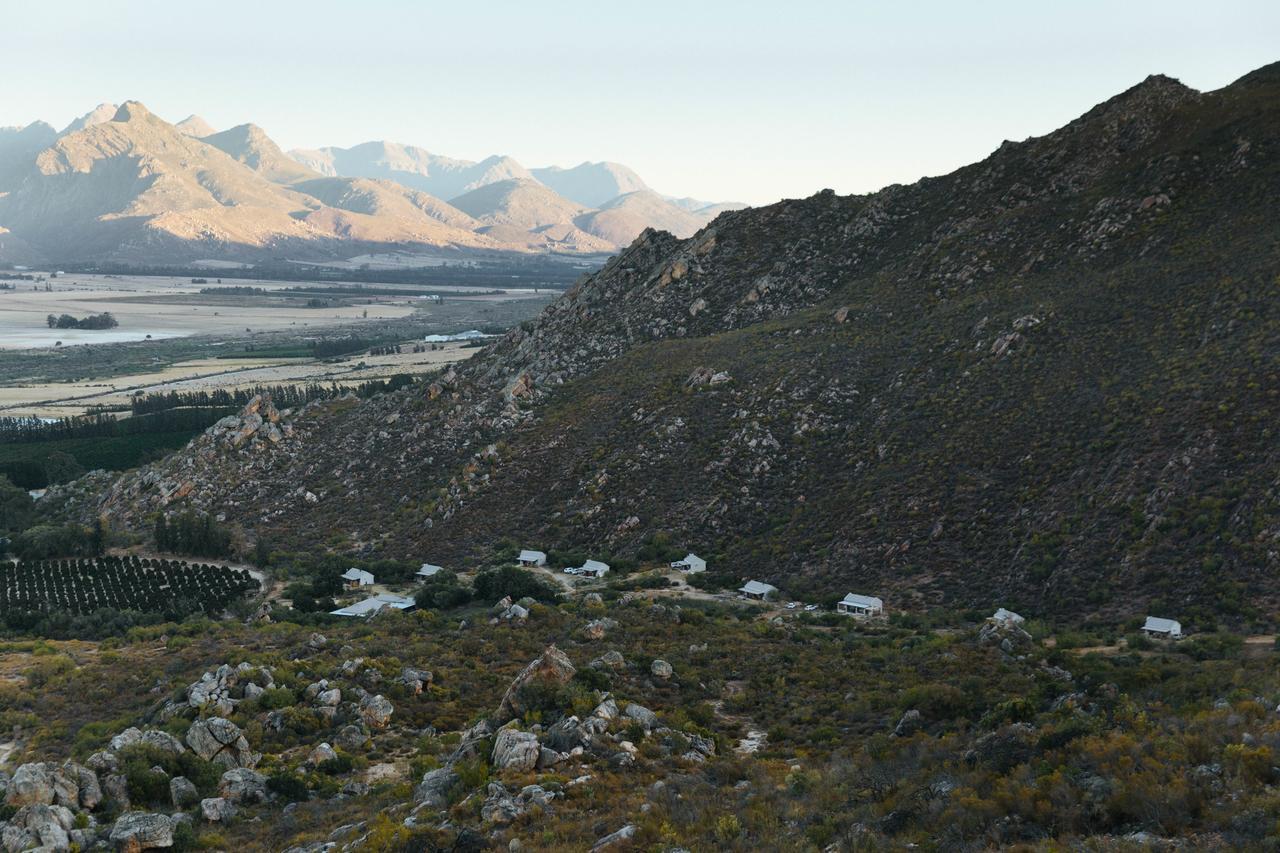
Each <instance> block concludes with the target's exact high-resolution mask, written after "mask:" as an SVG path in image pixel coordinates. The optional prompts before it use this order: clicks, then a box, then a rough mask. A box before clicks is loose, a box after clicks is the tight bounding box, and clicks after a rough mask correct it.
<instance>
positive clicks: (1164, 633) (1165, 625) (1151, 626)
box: [1142, 616, 1182, 640]
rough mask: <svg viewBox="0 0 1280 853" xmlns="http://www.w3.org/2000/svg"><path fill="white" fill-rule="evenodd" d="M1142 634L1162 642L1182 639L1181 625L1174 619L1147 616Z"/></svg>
mask: <svg viewBox="0 0 1280 853" xmlns="http://www.w3.org/2000/svg"><path fill="white" fill-rule="evenodd" d="M1142 633H1144V634H1146V635H1147V636H1148V637H1157V638H1159V639H1162V640H1177V639H1181V638H1182V624H1181V623H1180V622H1178V621H1177V620H1176V619H1162V618H1160V617H1159V616H1148V617H1147V621H1146V623H1145V624H1144V625H1143V626H1142Z"/></svg>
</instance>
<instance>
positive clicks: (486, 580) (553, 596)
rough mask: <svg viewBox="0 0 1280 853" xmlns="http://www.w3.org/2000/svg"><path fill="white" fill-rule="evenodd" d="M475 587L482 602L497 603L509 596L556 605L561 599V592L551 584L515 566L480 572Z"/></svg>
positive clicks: (476, 593)
mask: <svg viewBox="0 0 1280 853" xmlns="http://www.w3.org/2000/svg"><path fill="white" fill-rule="evenodd" d="M474 586H475V596H476V598H478V599H480V600H481V601H497V600H498V599H500V598H502V597H503V596H507V595H509V596H511V598H512V599H520V598H525V597H528V598H534V599H537V600H538V601H541V602H544V603H547V604H554V603H555V602H556V601H557V600H558V599H559V592H558V591H557V590H556V589H555V588H553V587H552V586H551V584H549V583H548V582H547V581H545V580H543V579H542V578H541V577H539V576H538V575H536V574H534V573H533V572H530V571H526V570H524V569H518V568H516V567H515V566H503V567H502V568H500V569H490V570H488V571H484V572H480V573H479V574H478V575H476V579H475V583H474Z"/></svg>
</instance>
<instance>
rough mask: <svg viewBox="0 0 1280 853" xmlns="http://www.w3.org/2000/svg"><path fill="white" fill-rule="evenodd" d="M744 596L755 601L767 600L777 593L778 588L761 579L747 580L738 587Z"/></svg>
mask: <svg viewBox="0 0 1280 853" xmlns="http://www.w3.org/2000/svg"><path fill="white" fill-rule="evenodd" d="M738 592H740V593H742V594H743V596H745V597H746V598H751V599H754V600H756V601H768V600H769V599H771V598H773V597H774V596H775V595H777V594H778V588H777V587H776V586H773V585H772V584H767V583H764V582H763V581H747V582H746V583H745V584H743V585H742V587H741V588H739V589H738Z"/></svg>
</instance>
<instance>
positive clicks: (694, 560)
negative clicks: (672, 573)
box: [671, 551, 707, 575]
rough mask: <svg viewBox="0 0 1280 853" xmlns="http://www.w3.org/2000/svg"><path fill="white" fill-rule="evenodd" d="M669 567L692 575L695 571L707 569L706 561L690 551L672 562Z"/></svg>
mask: <svg viewBox="0 0 1280 853" xmlns="http://www.w3.org/2000/svg"><path fill="white" fill-rule="evenodd" d="M671 568H673V569H679V570H680V571H682V572H688V573H689V574H691V575H692V574H695V573H697V572H705V571H706V570H707V561H706V560H704V559H702V558H701V557H699V556H698V555H697V554H695V553H693V552H692V551H690V552H689V553H688V554H685V555H684V559H682V560H676V561H675V562H674V563H672V564H671Z"/></svg>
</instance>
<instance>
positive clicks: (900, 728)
mask: <svg viewBox="0 0 1280 853" xmlns="http://www.w3.org/2000/svg"><path fill="white" fill-rule="evenodd" d="M922 728H924V718H923V717H921V716H920V712H919V711H917V710H916V709H915V708H912V709H911V710H909V711H907V712H906V713H905V714H903V715H902V716H901V717H900V718H899V719H898V725H896V726H894V729H893V736H894V737H908V736H910V735H913V734H915V733H916V732H918V731H920V730H921V729H922Z"/></svg>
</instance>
